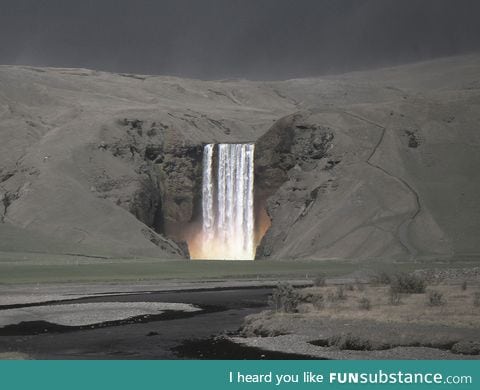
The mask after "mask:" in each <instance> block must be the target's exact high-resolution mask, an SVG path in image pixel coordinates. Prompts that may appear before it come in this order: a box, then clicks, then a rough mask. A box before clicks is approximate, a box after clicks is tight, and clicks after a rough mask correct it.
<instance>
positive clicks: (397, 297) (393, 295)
mask: <svg viewBox="0 0 480 390" xmlns="http://www.w3.org/2000/svg"><path fill="white" fill-rule="evenodd" d="M388 301H389V302H390V304H391V305H399V304H400V303H402V294H400V293H399V292H398V291H396V290H395V289H393V288H391V287H390V289H389V290H388Z"/></svg>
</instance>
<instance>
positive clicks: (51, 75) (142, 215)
mask: <svg viewBox="0 0 480 390" xmlns="http://www.w3.org/2000/svg"><path fill="white" fill-rule="evenodd" d="M479 80H480V56H479V55H471V56H464V57H453V58H447V59H440V60H436V61H430V62H424V63H418V64H413V65H406V66H401V67H395V68H389V69H381V70H374V71H369V72H356V73H350V74H345V75H340V76H331V77H322V78H311V79H296V80H288V81H280V82H251V81H243V80H224V81H216V82H212V81H209V82H205V81H199V80H188V79H179V78H172V77H158V76H137V75H129V74H110V73H104V72H96V71H90V70H84V69H54V68H30V67H21V66H1V67H0V137H1V138H0V142H1V143H0V199H1V204H0V206H1V207H0V219H1V223H0V250H3V251H40V252H55V253H81V254H85V255H92V256H95V255H109V256H110V255H111V256H121V255H124V256H155V257H159V258H165V259H173V258H186V257H188V247H187V245H186V243H185V242H184V241H185V240H188V237H189V236H190V235H191V234H193V232H194V230H195V229H198V227H199V224H200V223H201V221H200V219H201V210H200V204H201V202H200V197H201V180H202V172H201V169H202V164H201V161H202V154H203V145H204V144H205V143H217V142H247V141H248V142H255V143H256V154H255V194H256V201H257V203H256V207H257V220H259V221H260V220H265V219H266V217H265V216H266V215H268V216H269V219H270V220H271V226H270V228H269V229H268V230H267V232H266V234H265V236H264V237H263V239H262V240H261V243H260V245H259V248H258V250H257V258H258V259H264V258H266V259H322V258H371V257H382V258H419V257H422V256H432V255H435V256H437V255H440V256H451V255H453V254H476V253H478V252H480V244H479V243H478V235H479V233H480V197H479V194H480V173H479V167H480V132H479V128H480V82H479ZM265 210H266V212H265ZM262 222H265V221H262Z"/></svg>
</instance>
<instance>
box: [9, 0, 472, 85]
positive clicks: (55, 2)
mask: <svg viewBox="0 0 480 390" xmlns="http://www.w3.org/2000/svg"><path fill="white" fill-rule="evenodd" d="M472 51H480V1H478V0H288V1H287V0H157V1H153V0H150V1H148V0H76V1H73V0H0V64H28V65H41V66H62V67H86V68H93V69H101V70H108V71H114V72H129V73H146V74H171V75H179V76H188V77H197V78H204V79H212V78H231V77H239V78H250V79H284V78H291V77H302V76H312V75H321V74H325V73H340V72H344V71H348V70H355V69H364V68H370V67H380V66H383V65H391V64H397V63H404V62H411V61H416V60H421V59H429V58H434V57H439V56H448V55H455V54H459V53H467V52H472Z"/></svg>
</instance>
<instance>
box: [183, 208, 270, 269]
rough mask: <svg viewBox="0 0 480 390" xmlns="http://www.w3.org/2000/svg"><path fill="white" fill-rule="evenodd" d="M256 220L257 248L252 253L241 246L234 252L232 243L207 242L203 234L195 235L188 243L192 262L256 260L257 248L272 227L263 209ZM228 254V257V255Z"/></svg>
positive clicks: (235, 247) (235, 248)
mask: <svg viewBox="0 0 480 390" xmlns="http://www.w3.org/2000/svg"><path fill="white" fill-rule="evenodd" d="M256 214H257V215H256V218H255V247H254V249H253V251H252V253H248V252H246V251H244V250H243V248H242V247H241V244H238V246H237V245H234V246H233V247H234V249H233V250H232V245H231V243H230V244H229V245H225V244H224V243H223V242H221V241H216V240H210V241H208V240H206V239H204V237H203V232H202V231H201V230H200V231H199V232H198V233H196V234H193V235H192V236H191V237H190V238H188V239H187V240H186V241H187V242H188V249H189V252H190V259H191V260H254V259H255V251H256V248H257V246H258V245H259V244H260V241H262V238H263V236H264V235H265V233H266V232H267V230H268V228H269V227H270V224H271V222H270V218H269V217H268V215H267V212H266V211H265V209H264V208H263V207H262V208H260V209H259V210H257V213H256ZM237 248H238V250H237ZM226 254H228V255H226Z"/></svg>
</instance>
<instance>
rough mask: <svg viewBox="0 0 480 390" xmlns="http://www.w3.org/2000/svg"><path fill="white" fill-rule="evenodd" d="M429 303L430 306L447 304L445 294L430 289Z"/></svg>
mask: <svg viewBox="0 0 480 390" xmlns="http://www.w3.org/2000/svg"><path fill="white" fill-rule="evenodd" d="M427 303H428V304H429V305H430V306H441V305H444V304H445V300H444V299H443V294H442V293H441V292H440V291H436V290H430V291H429V292H428V295H427Z"/></svg>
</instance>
